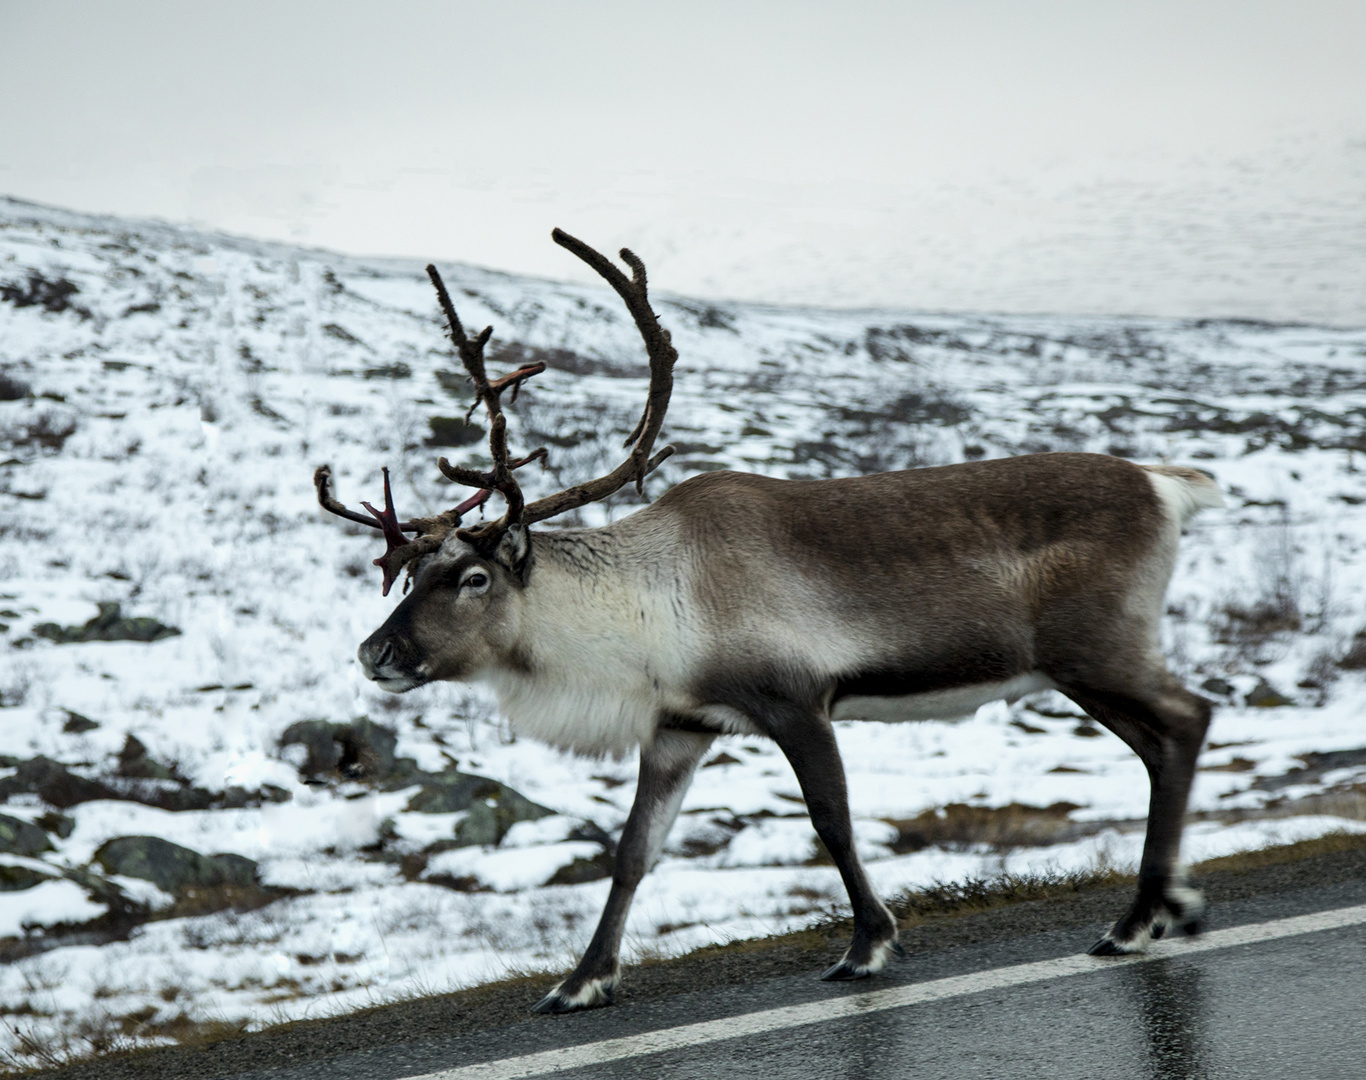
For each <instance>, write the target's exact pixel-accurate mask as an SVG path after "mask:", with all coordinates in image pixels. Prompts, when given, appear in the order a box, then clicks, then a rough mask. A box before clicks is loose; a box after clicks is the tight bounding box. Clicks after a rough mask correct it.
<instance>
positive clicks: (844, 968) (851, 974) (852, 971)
mask: <svg viewBox="0 0 1366 1080" xmlns="http://www.w3.org/2000/svg"><path fill="white" fill-rule="evenodd" d="M871 974H872V971H871V970H870V969H869V968H868V967H867V966H862V967H860V966H858V965H856V964H851V963H850V962H849V961H848V960H847V959H845V960H841V961H840V962H839V963H838V964H836V965H835V966H834V967H832V968H826V970H825V971H824V972H822V973H821V981H822V982H849V981H850V980H852V979H866V978H868V976H869V975H871Z"/></svg>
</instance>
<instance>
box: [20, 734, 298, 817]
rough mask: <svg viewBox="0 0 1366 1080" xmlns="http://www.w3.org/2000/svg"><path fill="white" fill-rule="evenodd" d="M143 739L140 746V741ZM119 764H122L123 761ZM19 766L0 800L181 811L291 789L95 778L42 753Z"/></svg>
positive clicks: (251, 800)
mask: <svg viewBox="0 0 1366 1080" xmlns="http://www.w3.org/2000/svg"><path fill="white" fill-rule="evenodd" d="M133 741H134V742H136V741H137V740H133ZM138 745H139V746H141V743H138ZM125 749H127V744H126V743H125ZM131 760H132V762H133V763H134V764H132V765H131V768H132V769H133V770H134V771H135V772H139V771H145V772H147V773H151V772H155V771H157V770H161V769H165V766H161V765H158V764H157V763H155V762H149V761H148V759H147V758H146V757H145V756H143V757H134V758H132V759H131ZM139 763H141V764H139ZM120 764H121V766H122V761H121V762H120ZM14 767H15V772H14V775H13V776H7V777H4V778H2V779H0V802H4V801H5V800H7V799H8V798H10V797H11V796H12V795H37V796H38V797H39V798H40V799H42V800H43V801H44V802H45V803H47V804H48V805H49V806H55V807H56V808H57V809H59V810H65V809H68V808H69V807H72V806H76V805H78V804H80V803H85V802H92V801H94V800H96V799H119V800H122V801H123V802H136V803H142V804H143V805H144V806H155V807H157V808H158V809H161V810H172V811H181V810H210V809H213V808H215V807H219V806H226V805H232V806H239V807H240V806H254V805H260V804H261V803H265V802H284V801H286V800H287V799H288V798H289V793H288V792H286V791H282V790H281V789H280V788H277V787H273V786H271V785H265V786H263V787H262V788H261V790H260V792H257V793H248V792H244V791H243V790H242V789H240V788H238V789H236V790H233V789H229V791H227V792H223V793H220V794H215V793H214V792H212V791H208V790H206V789H205V788H201V787H193V786H192V785H190V784H189V783H188V782H187V781H185V780H181V779H170V780H168V779H157V778H155V777H148V776H145V775H138V776H111V777H108V778H105V779H99V780H92V779H88V778H86V777H84V776H79V775H77V774H76V773H73V772H72V771H71V770H70V769H68V768H67V767H66V766H65V765H63V764H62V763H61V762H58V761H53V760H52V759H51V758H46V757H41V756H40V757H35V758H31V759H30V760H28V761H21V762H16V763H15V764H14ZM167 771H169V770H167Z"/></svg>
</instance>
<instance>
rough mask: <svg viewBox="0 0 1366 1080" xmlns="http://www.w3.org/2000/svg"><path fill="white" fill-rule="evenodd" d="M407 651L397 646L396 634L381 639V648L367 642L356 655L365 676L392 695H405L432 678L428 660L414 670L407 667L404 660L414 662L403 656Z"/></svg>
mask: <svg viewBox="0 0 1366 1080" xmlns="http://www.w3.org/2000/svg"><path fill="white" fill-rule="evenodd" d="M405 651H406V650H404V649H403V648H400V647H398V645H396V643H395V639H394V638H393V637H389V638H387V639H384V640H382V641H381V642H380V644H379V647H378V648H375V647H374V646H372V645H371V643H370V642H368V641H367V642H366V643H365V644H363V645H361V647H360V649H359V650H357V653H356V656H357V659H359V660H360V666H361V670H362V671H363V672H364V673H365V677H366V678H367V679H369V680H370V681H371V682H372V683H374V684H375V685H377V686H378V687H379V688H380V689H381V690H387V691H388V692H389V693H391V694H406V693H407V692H408V691H409V690H415V689H417V688H418V687H419V686H424V685H426V684H427V683H429V682H431V681H432V678H431V674H430V669H429V668H428V666H427V665H426V664H425V663H419V664H417V665H415V668H414V669H413V670H405V669H407V668H408V663H405V662H404V661H405V659H407V660H409V661H411V658H410V657H405V656H404V653H405Z"/></svg>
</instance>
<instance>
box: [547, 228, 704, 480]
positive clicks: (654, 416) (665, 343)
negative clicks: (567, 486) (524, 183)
mask: <svg viewBox="0 0 1366 1080" xmlns="http://www.w3.org/2000/svg"><path fill="white" fill-rule="evenodd" d="M550 238H551V239H552V240H554V241H555V243H557V244H559V245H560V247H562V248H565V249H566V250H568V251H572V252H573V253H574V254H575V255H577V256H578V257H579V258H580V259H582V260H583V261H584V262H586V263H587V264H588V265H589V266H591V267H592V268H593V269H594V270H596V271H597V272H598V275H599V276H600V277H602V278H603V279H604V280H605V281H606V282H607V284H609V285H611V286H612V288H613V289H615V290H616V293H617V295H618V296H620V297H621V298H622V300H623V301H624V302H625V304H626V308H627V310H628V311H630V313H631V317H632V318H633V319H634V320H635V323H636V329H637V330H639V331H640V336H641V338H642V339H643V340H644V342H645V351H646V353H647V354H648V355H649V358H650V392H649V396H648V397H647V398H646V400H645V409H644V411H643V412H642V413H641V416H640V421H639V423H637V424H636V426H635V429H634V430H633V431H632V432H631V434H630V436H629V437H628V438H627V440H626V442H625V443H624V444H623V445H625V446H631V445H633V444H634V446H635V449H634V450H632V451H631V458H630V460H631V461H632V462H634V463H635V473H634V475H633V476H632V477H628V479H634V480H635V482H636V490H637V491H644V490H645V477H646V476H647V475H648V474H649V471H650V470H649V469H648V468H646V465H647V464H648V461H649V458H650V451H651V450H652V449H653V448H654V442H655V438H656V437H657V436H658V435H659V429H660V427H662V426H663V424H664V413H665V411H666V410H667V409H668V407H669V397H670V395H671V394H672V393H673V369H674V364H675V363H676V362H677V360H678V351H677V350H676V349H675V348H674V347H673V342H672V340H671V339H670V336H669V331H667V330H665V329H664V327H662V326H660V325H659V316H657V315H656V314H655V313H654V310H653V309H652V308H651V307H650V297H649V282H648V278H647V276H646V273H645V264H644V263H643V262H642V261H641V260H640V258H639V256H637V255H636V253H635V252H633V251H632V250H631V249H630V248H622V249H621V251H620V252H619V254H620V255H621V261H622V262H624V263H625V264H626V265H627V266H629V267H630V268H631V278H630V280H628V279H627V277H626V275H625V274H623V273H622V272H621V271H620V270H618V269H617V268H616V267H615V266H614V265H612V263H611V261H610V260H609V259H607V258H606V257H605V256H604V255H603V254H602V253H601V252H599V251H596V250H594V249H593V248H591V247H589V246H588V245H587V244H585V243H584V242H583V241H582V240H580V239H578V237H575V236H570V235H569V233H567V232H565V231H564V230H563V229H554V230H552V231H551V233H550ZM661 460H662V459H661ZM619 486H620V485H618V487H619ZM612 490H613V491H615V490H616V488H613V489H612ZM608 494H611V492H608ZM598 497H599V498H602V497H603V496H598ZM580 505H582V504H580Z"/></svg>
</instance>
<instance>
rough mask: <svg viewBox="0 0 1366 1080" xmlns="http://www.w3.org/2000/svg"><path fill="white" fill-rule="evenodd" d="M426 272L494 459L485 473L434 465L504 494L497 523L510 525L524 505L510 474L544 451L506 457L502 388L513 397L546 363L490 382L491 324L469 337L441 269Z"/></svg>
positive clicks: (541, 456) (471, 483)
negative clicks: (484, 421) (482, 414)
mask: <svg viewBox="0 0 1366 1080" xmlns="http://www.w3.org/2000/svg"><path fill="white" fill-rule="evenodd" d="M427 276H428V277H429V278H431V281H432V285H433V286H435V288H436V296H437V300H438V301H439V302H440V304H441V310H442V311H443V312H444V313H445V315H446V323H447V327H448V329H449V330H450V335H451V341H452V342H454V344H455V347H456V350H457V351H458V352H459V353H460V362H461V363H462V364H464V365H465V370H466V371H467V372H469V375H470V378H471V379H472V380H473V381H474V392H475V404H476V405H478V404H479V403H480V402H483V405H484V408H485V409H486V410H487V412H488V414H489V456H490V457H491V458H492V459H493V469H492V470H491V471H490V472H488V473H480V472H477V471H476V470H473V469H465V468H461V467H458V466H453V465H451V463H450V462H448V461H447V460H446V459H445V458H442V459H441V460H440V461H438V462H437V465H438V466H439V467H440V469H441V471H442V472H443V473H444V474H445V475H446V476H447V477H448V478H449V479H451V480H454V481H455V482H456V483H458V484H465V485H466V486H468V487H480V488H492V489H493V490H495V491H498V492H501V493H502V495H503V498H505V499H506V500H507V509H506V511H504V513H503V517H502V518H501V519H500V521H499V522H498V523H497V524H498V525H500V526H507V525H511V524H513V523H515V522H518V521H520V520H521V517H522V507H523V506H524V505H525V503H524V500H523V497H522V488H521V485H520V484H518V483H517V479H516V477H514V476H513V475H512V473H513V470H514V469H517V468H519V467H520V466H522V465H525V464H526V463H527V462H529V461H535V460H537V459H541V460H544V459H545V456H546V451H545V448H544V447H542V448H541V449H539V450H536V451H534V452H533V453H531V454H529V455H528V456H527V457H525V458H522V459H520V460H519V461H516V462H510V461H509V460H508V444H507V417H506V416H504V415H503V404H502V396H503V391H505V390H507V389H509V388H511V390H512V397H513V400H516V398H517V394H518V392H519V391H520V390H521V387H522V383H524V382H525V381H526V380H527V379H529V378H531V377H532V376H533V375H539V374H540V373H541V372H543V371H544V370H545V364H544V363H535V364H527V365H526V366H524V367H521V368H518V369H517V370H516V371H514V372H513V373H512V374H511V375H504V376H503V377H502V378H500V379H494V380H493V381H492V382H490V381H489V377H488V372H487V371H486V370H485V368H484V346H485V345H486V344H488V340H489V337H490V336H491V335H492V334H493V327H491V326H488V327H485V328H484V330H483V332H482V333H480V334H479V336H478V337H476V338H473V339H471V338H470V337H469V336H468V335H466V333H465V329H464V327H463V326H461V324H460V317H459V316H458V315H457V314H456V313H455V305H454V304H453V303H451V295H450V293H449V292H447V291H446V283H445V282H444V281H442V280H441V273H440V272H439V271H438V270H437V268H436V267H435V266H431V265H429V266H428V267H427ZM471 411H472V410H471Z"/></svg>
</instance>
